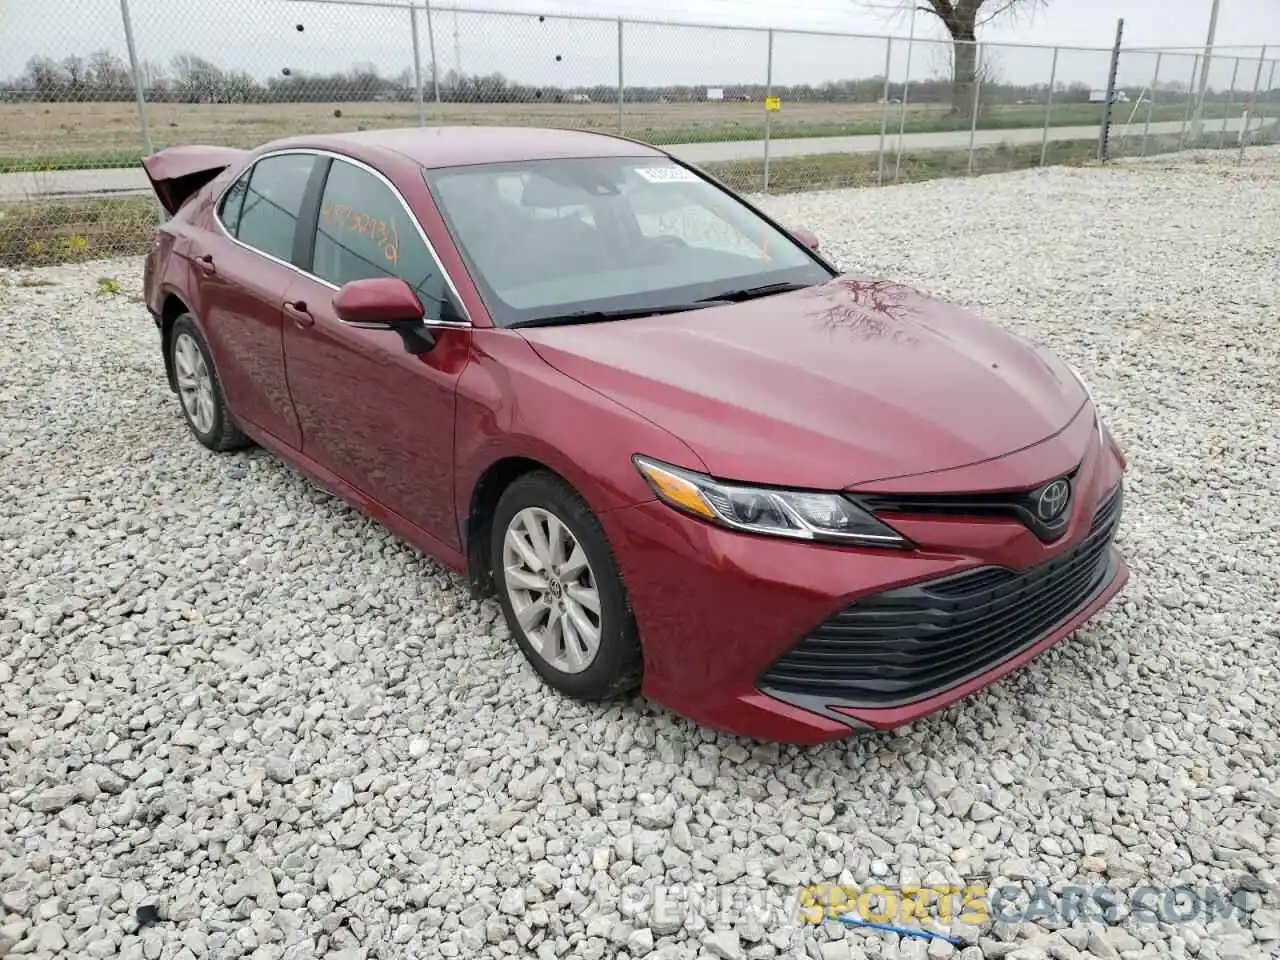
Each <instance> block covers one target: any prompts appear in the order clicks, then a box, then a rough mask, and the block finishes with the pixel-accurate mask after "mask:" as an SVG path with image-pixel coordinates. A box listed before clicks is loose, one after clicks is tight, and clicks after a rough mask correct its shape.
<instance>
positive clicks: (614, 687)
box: [490, 470, 643, 701]
mask: <svg viewBox="0 0 1280 960" xmlns="http://www.w3.org/2000/svg"><path fill="white" fill-rule="evenodd" d="M492 529H493V534H492V540H491V544H490V562H491V564H492V569H493V578H494V585H495V586H496V587H497V594H498V599H499V602H500V603H501V604H502V612H503V614H504V615H505V616H506V620H507V625H508V627H510V629H511V633H512V636H514V637H515V639H516V643H517V644H518V645H519V647H520V650H521V652H523V653H524V655H525V657H526V659H528V661H529V663H530V664H531V665H532V666H533V668H534V669H535V670H536V671H537V672H538V674H539V676H541V677H542V679H543V680H545V681H546V682H547V684H548V685H549V686H551V687H553V688H554V689H555V690H557V691H559V692H560V693H562V694H564V695H566V696H568V697H572V698H574V699H576V700H587V701H598V700H607V699H611V698H613V697H616V696H620V695H625V694H630V693H634V692H635V691H636V690H637V689H638V688H639V686H640V679H641V675H642V673H643V658H642V656H641V649H640V639H639V634H638V631H637V630H636V624H635V618H634V617H633V616H632V614H631V608H630V605H629V604H628V602H627V596H626V589H625V587H624V585H623V583H622V576H621V574H620V573H619V571H618V566H617V563H616V561H615V560H614V558H613V550H612V549H611V548H610V546H609V541H608V539H607V538H606V537H605V534H604V530H603V528H602V527H601V526H600V521H599V520H597V519H596V517H595V515H594V514H593V513H592V512H591V509H590V508H589V507H588V506H587V504H586V502H585V501H584V500H583V499H582V497H581V496H579V495H578V493H577V492H576V491H575V490H574V489H573V488H572V487H570V486H569V485H568V484H567V483H565V482H564V481H563V480H561V479H560V478H559V477H557V476H556V475H555V474H553V473H550V472H549V471H544V470H540V471H537V472H534V473H527V474H525V475H523V476H521V477H519V478H517V479H516V480H515V481H514V482H513V483H512V484H511V486H509V487H508V488H507V489H506V490H505V491H504V492H503V494H502V496H501V498H499V500H498V505H497V508H496V510H495V511H494V517H493V528H492Z"/></svg>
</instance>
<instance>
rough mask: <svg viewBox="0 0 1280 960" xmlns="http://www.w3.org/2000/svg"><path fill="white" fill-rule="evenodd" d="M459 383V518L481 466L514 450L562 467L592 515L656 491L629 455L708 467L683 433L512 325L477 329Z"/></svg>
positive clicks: (561, 471)
mask: <svg viewBox="0 0 1280 960" xmlns="http://www.w3.org/2000/svg"><path fill="white" fill-rule="evenodd" d="M473 344H474V349H475V351H476V355H475V357H474V358H473V360H472V362H471V363H470V364H468V365H467V369H466V371H465V372H464V373H463V375H462V378H461V379H460V381H459V383H458V407H457V420H456V424H457V426H456V433H455V463H456V471H455V476H456V478H457V482H456V486H455V491H454V493H455V510H456V512H457V517H458V519H459V523H460V524H461V525H463V526H464V528H465V524H466V521H467V518H468V517H469V516H470V513H471V507H472V503H473V497H474V493H475V491H476V488H477V486H478V484H479V483H480V481H481V479H482V478H483V477H484V476H485V474H486V472H487V471H489V470H490V468H492V467H493V466H494V465H495V464H497V463H499V462H500V461H503V460H508V459H512V458H520V459H525V460H532V461H535V462H537V463H540V464H543V465H544V466H546V467H548V468H549V469H551V470H554V471H555V472H556V473H558V474H560V476H562V477H563V478H564V479H565V480H566V481H567V482H568V483H569V484H570V485H572V486H573V488H574V489H575V490H577V491H578V493H579V494H581V496H582V498H583V499H584V500H586V502H587V505H588V506H590V507H591V510H592V511H593V512H594V513H596V514H597V515H599V514H603V513H607V512H608V511H610V510H616V509H618V508H620V507H627V506H633V505H635V504H637V503H642V502H645V501H648V500H652V499H654V496H653V491H652V490H651V489H650V487H649V485H648V484H647V483H646V482H645V480H644V479H643V478H642V477H641V476H640V474H639V472H638V471H637V470H636V468H635V466H634V464H633V463H632V462H631V457H632V456H633V455H634V454H636V453H643V454H646V455H648V456H650V457H656V458H658V459H661V460H665V461H666V462H668V463H674V464H678V465H680V466H685V467H687V468H689V469H692V470H699V471H705V470H706V464H704V463H703V462H702V460H701V459H700V458H699V457H698V456H697V454H695V453H694V452H693V450H691V449H690V448H689V447H688V446H687V445H686V444H685V443H684V442H683V441H681V440H679V439H678V438H677V437H675V436H674V435H673V434H671V433H669V432H668V431H666V430H664V429H663V428H662V427H659V426H658V425H657V424H655V423H653V422H652V421H650V420H647V419H645V418H644V417H642V416H641V415H640V414H637V413H635V412H633V411H632V410H629V409H627V408H626V407H624V406H622V405H621V404H619V403H617V402H615V401H614V400H611V399H610V398H609V397H607V396H605V395H604V394H602V393H600V392H598V391H596V390H594V389H592V388H590V387H587V386H585V385H583V384H581V383H579V382H578V381H576V380H574V379H572V378H571V377H568V376H566V375H565V374H562V373H560V372H559V371H558V370H556V369H555V368H554V367H552V366H551V365H550V364H548V363H546V362H545V361H544V360H543V359H542V358H541V357H539V356H538V354H537V353H536V352H535V351H534V350H533V348H532V347H531V346H530V345H529V343H528V341H526V340H525V339H524V338H523V337H522V336H520V335H519V333H517V332H516V331H513V330H502V329H477V330H476V331H475V335H474V340H473Z"/></svg>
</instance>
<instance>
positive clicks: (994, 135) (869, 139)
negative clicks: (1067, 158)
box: [0, 118, 1241, 200]
mask: <svg viewBox="0 0 1280 960" xmlns="http://www.w3.org/2000/svg"><path fill="white" fill-rule="evenodd" d="M1240 124H1241V120H1240V119H1239V118H1236V119H1232V120H1228V121H1227V130H1228V131H1229V132H1235V131H1238V130H1239V129H1240ZM1205 128H1206V131H1207V132H1215V133H1216V132H1217V131H1219V130H1221V129H1222V121H1210V122H1208V123H1206V124H1205ZM1181 130H1182V123H1181V121H1176V120H1171V121H1164V122H1160V123H1153V124H1151V130H1150V132H1151V133H1152V134H1176V133H1179V132H1180V131H1181ZM1097 135H1098V127H1097V125H1090V126H1087V127H1051V128H1050V129H1049V139H1050V140H1089V139H1092V138H1094V137H1096V136H1097ZM1125 135H1127V136H1130V137H1132V136H1139V137H1140V136H1142V124H1141V123H1134V124H1116V125H1115V126H1114V127H1113V128H1112V136H1113V137H1119V136H1125ZM1040 138H1041V129H1040V128H1039V127H1029V128H1025V129H1014V130H979V131H977V133H976V135H975V137H974V142H975V143H976V144H977V145H978V146H992V145H994V144H998V143H1011V144H1027V143H1039V142H1040ZM897 141H898V138H897V135H896V134H892V133H891V134H888V135H886V137H885V149H886V150H895V149H896V147H897ZM968 145H969V132H968V131H967V130H953V131H946V132H942V133H909V134H907V135H906V136H904V137H903V138H902V147H903V149H904V150H947V149H950V150H956V149H959V150H963V149H965V148H967V147H968ZM666 149H668V150H670V151H671V152H672V153H674V154H675V155H676V156H677V157H680V158H681V159H683V160H688V161H689V162H690V163H710V162H714V161H721V160H759V159H760V158H761V157H762V156H763V142H762V141H760V140H734V141H728V142H724V143H685V144H673V145H670V146H668V147H666ZM879 149H880V135H879V134H871V135H869V136H858V137H801V138H797V139H792V140H774V141H772V142H771V143H770V144H769V156H770V157H772V158H774V159H778V158H780V157H807V156H812V155H814V154H821V153H875V152H876V151H877V150H879ZM149 190H150V187H149V185H148V183H147V178H146V175H145V174H144V173H143V171H142V168H141V167H132V168H128V169H120V170H58V171H54V172H49V173H6V174H0V200H21V199H24V198H27V197H35V196H46V197H55V196H56V197H64V198H65V197H85V196H110V195H116V194H137V193H147V192H149Z"/></svg>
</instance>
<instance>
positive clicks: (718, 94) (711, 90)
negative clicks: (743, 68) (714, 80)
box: [707, 87, 724, 100]
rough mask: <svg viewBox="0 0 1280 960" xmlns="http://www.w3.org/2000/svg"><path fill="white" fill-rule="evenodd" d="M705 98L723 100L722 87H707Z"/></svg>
mask: <svg viewBox="0 0 1280 960" xmlns="http://www.w3.org/2000/svg"><path fill="white" fill-rule="evenodd" d="M707 99H708V100H723V99H724V87H707Z"/></svg>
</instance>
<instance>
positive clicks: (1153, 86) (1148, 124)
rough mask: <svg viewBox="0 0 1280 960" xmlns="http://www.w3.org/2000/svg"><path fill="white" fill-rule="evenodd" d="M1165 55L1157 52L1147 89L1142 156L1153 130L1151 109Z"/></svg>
mask: <svg viewBox="0 0 1280 960" xmlns="http://www.w3.org/2000/svg"><path fill="white" fill-rule="evenodd" d="M1163 56H1164V52H1163V51H1160V52H1158V53H1157V54H1156V71H1155V73H1153V74H1152V75H1151V89H1150V90H1148V91H1147V117H1146V120H1144V121H1143V124H1142V150H1141V152H1140V153H1139V154H1138V155H1139V156H1141V157H1145V156H1146V155H1147V134H1148V133H1149V132H1150V130H1151V110H1152V108H1153V107H1154V106H1155V100H1156V85H1157V84H1159V83H1160V59H1161V58H1162V57H1163Z"/></svg>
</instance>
